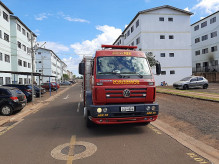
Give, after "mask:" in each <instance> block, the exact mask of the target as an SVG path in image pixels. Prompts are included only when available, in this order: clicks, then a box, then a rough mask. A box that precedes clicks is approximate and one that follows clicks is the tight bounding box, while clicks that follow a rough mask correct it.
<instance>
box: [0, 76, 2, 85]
mask: <svg viewBox="0 0 219 164" xmlns="http://www.w3.org/2000/svg"><path fill="white" fill-rule="evenodd" d="M0 85H3V77H0Z"/></svg>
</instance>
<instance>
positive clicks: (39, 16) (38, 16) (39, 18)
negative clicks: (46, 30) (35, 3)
mask: <svg viewBox="0 0 219 164" xmlns="http://www.w3.org/2000/svg"><path fill="white" fill-rule="evenodd" d="M48 15H49V14H47V13H41V14H38V15H36V16H35V19H36V20H38V21H42V20H43V19H47V18H48Z"/></svg>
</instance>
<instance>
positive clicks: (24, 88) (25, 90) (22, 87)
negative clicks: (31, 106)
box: [4, 84, 36, 102]
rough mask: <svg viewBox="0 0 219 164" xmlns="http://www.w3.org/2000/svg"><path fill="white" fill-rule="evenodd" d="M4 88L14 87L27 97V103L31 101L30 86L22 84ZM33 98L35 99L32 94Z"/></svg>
mask: <svg viewBox="0 0 219 164" xmlns="http://www.w3.org/2000/svg"><path fill="white" fill-rule="evenodd" d="M4 86H8V87H16V88H18V89H20V90H21V91H22V92H23V93H24V94H25V95H26V97H27V102H30V101H32V86H31V85H22V84H7V85H4ZM34 97H36V93H34Z"/></svg>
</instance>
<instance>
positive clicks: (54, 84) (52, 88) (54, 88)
mask: <svg viewBox="0 0 219 164" xmlns="http://www.w3.org/2000/svg"><path fill="white" fill-rule="evenodd" d="M50 85H51V90H52V91H56V89H59V84H57V83H56V82H51V83H50ZM41 87H42V88H45V89H47V90H49V83H43V84H42V85H41Z"/></svg>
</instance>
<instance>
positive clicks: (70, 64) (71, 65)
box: [62, 56, 82, 75]
mask: <svg viewBox="0 0 219 164" xmlns="http://www.w3.org/2000/svg"><path fill="white" fill-rule="evenodd" d="M81 60H82V56H77V58H76V57H74V58H73V57H69V58H63V59H62V61H63V62H65V64H67V69H68V70H69V71H71V72H73V74H74V75H78V64H79V63H80V62H81Z"/></svg>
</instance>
